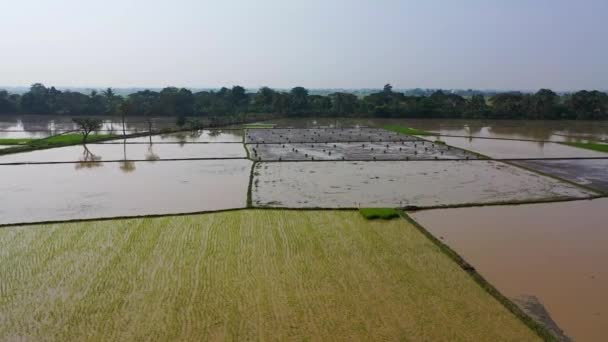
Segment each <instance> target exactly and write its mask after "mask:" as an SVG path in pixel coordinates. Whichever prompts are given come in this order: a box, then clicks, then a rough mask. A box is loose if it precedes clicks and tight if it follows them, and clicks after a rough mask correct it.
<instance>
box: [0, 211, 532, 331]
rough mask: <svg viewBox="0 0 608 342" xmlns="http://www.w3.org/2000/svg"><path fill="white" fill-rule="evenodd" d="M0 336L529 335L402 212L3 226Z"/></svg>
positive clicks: (294, 213) (210, 216) (232, 214)
mask: <svg viewBox="0 0 608 342" xmlns="http://www.w3.org/2000/svg"><path fill="white" fill-rule="evenodd" d="M0 251H1V252H0V274H2V277H0V317H1V318H2V324H0V340H11V339H26V340H57V341H66V340H76V341H80V340H218V339H222V340H345V341H346V340H348V341H351V340H412V341H421V340H428V341H439V340H442V341H448V340H449V341H531V340H538V339H539V338H538V337H537V335H536V334H535V333H534V332H533V331H532V330H530V329H529V328H528V327H527V326H526V325H524V324H523V323H522V322H521V321H520V320H519V319H517V317H515V316H514V315H513V314H511V312H509V311H508V310H507V309H506V308H505V307H504V306H503V305H501V304H500V303H499V302H498V301H496V300H495V299H494V298H493V297H492V296H491V295H489V294H488V293H487V292H486V291H484V289H482V288H481V287H480V286H478V285H477V284H476V282H475V281H474V279H471V277H470V276H469V275H468V274H467V273H466V272H463V271H462V269H461V268H460V267H459V266H458V265H457V264H456V263H454V262H453V261H452V260H450V258H448V257H446V255H445V254H444V252H443V251H442V250H441V249H440V248H439V247H438V245H436V244H434V243H433V242H431V241H430V240H429V239H427V238H426V237H425V235H424V234H423V233H421V231H419V230H418V229H417V228H415V227H414V226H413V225H412V224H410V223H408V222H407V221H406V220H391V221H368V220H365V219H364V218H363V217H361V215H360V214H359V213H358V212H357V211H355V210H352V211H328V210H326V211H281V210H240V211H232V212H223V213H216V214H205V215H189V216H179V217H160V218H140V219H124V220H110V221H90V222H80V223H64V224H47V225H35V226H19V227H7V228H3V229H0Z"/></svg>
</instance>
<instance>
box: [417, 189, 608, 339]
mask: <svg viewBox="0 0 608 342" xmlns="http://www.w3.org/2000/svg"><path fill="white" fill-rule="evenodd" d="M607 212H608V199H605V198H600V199H594V200H591V201H574V202H564V203H545V204H530V205H518V206H498V207H483V208H481V207H480V208H460V209H437V210H424V211H419V212H414V213H412V214H411V216H413V217H414V218H415V219H416V220H417V221H418V222H419V223H420V224H421V225H422V226H424V227H425V228H426V229H427V230H428V231H430V232H431V233H432V234H433V235H434V236H435V237H437V238H438V239H441V241H443V242H444V243H446V244H447V245H449V246H450V247H451V248H452V249H454V250H455V251H456V252H457V253H458V254H460V255H461V256H462V257H463V258H464V259H465V260H466V261H467V262H469V263H470V264H471V265H472V266H473V267H475V269H477V271H478V272H479V273H481V275H482V276H483V277H484V278H486V279H487V280H488V281H489V282H490V283H491V284H492V285H494V286H496V287H497V288H498V290H500V291H501V292H502V293H504V294H505V295H506V296H508V297H511V298H514V299H517V301H518V302H519V303H520V304H521V306H522V307H523V308H524V309H526V308H528V309H527V311H529V312H530V311H531V312H530V313H531V314H532V315H535V314H538V313H539V312H540V310H538V309H539V308H540V309H542V307H543V306H544V309H545V310H546V311H548V313H549V314H550V316H551V318H552V319H553V321H555V322H556V323H557V325H558V326H559V328H561V329H563V330H564V331H565V334H566V335H568V336H570V337H572V338H573V339H574V340H575V341H605V340H606V326H607V325H608V263H607V262H606V260H608V249H607V248H606V245H607V244H608V229H607V225H606V217H608V216H607V214H606V213H607ZM535 303H536V304H535ZM535 312H536V313H535Z"/></svg>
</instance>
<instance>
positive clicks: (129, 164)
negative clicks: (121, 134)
mask: <svg viewBox="0 0 608 342" xmlns="http://www.w3.org/2000/svg"><path fill="white" fill-rule="evenodd" d="M122 153H123V155H122V157H123V158H122V161H121V162H120V169H121V170H122V172H124V173H130V172H133V171H135V162H133V161H130V160H127V139H125V140H123V142H122Z"/></svg>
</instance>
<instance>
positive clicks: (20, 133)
mask: <svg viewBox="0 0 608 342" xmlns="http://www.w3.org/2000/svg"><path fill="white" fill-rule="evenodd" d="M96 118H99V119H101V120H102V121H103V126H102V128H101V130H100V131H99V132H100V133H112V132H115V133H122V121H121V120H122V119H121V118H120V117H118V116H98V117H96ZM147 119H148V118H146V117H127V118H125V129H126V132H127V133H136V132H145V131H148V127H149V126H148V122H147V121H146V120H147ZM152 122H153V127H154V129H156V130H161V129H163V128H175V118H152ZM77 129H78V126H77V125H76V124H75V123H74V122H73V121H72V117H71V116H62V115H2V116H0V139H2V138H44V137H48V136H51V135H55V134H59V133H62V132H68V131H73V130H77Z"/></svg>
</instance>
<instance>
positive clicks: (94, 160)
mask: <svg viewBox="0 0 608 342" xmlns="http://www.w3.org/2000/svg"><path fill="white" fill-rule="evenodd" d="M82 147H83V151H82V157H81V158H80V160H79V163H77V164H76V170H79V169H90V168H94V167H100V166H102V165H103V163H101V156H97V155H95V154H93V152H91V150H89V148H88V146H87V145H86V144H84V145H82Z"/></svg>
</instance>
